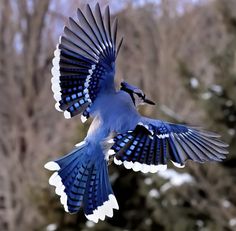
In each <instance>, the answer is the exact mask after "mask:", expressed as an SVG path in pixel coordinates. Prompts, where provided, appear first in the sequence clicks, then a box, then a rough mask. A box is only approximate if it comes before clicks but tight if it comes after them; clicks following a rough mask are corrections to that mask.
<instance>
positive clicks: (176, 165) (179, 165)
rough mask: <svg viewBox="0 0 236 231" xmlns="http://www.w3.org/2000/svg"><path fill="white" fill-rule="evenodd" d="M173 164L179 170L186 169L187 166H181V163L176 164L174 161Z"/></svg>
mask: <svg viewBox="0 0 236 231" xmlns="http://www.w3.org/2000/svg"><path fill="white" fill-rule="evenodd" d="M171 162H172V164H173V165H174V166H175V167H177V168H184V167H185V165H184V164H183V165H182V164H179V163H176V162H174V161H171Z"/></svg>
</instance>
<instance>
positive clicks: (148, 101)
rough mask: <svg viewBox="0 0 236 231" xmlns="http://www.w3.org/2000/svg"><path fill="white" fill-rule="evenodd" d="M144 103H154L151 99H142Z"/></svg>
mask: <svg viewBox="0 0 236 231" xmlns="http://www.w3.org/2000/svg"><path fill="white" fill-rule="evenodd" d="M144 102H145V103H148V104H151V105H156V104H155V103H154V102H153V101H151V100H150V99H144Z"/></svg>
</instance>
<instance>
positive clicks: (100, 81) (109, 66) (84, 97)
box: [45, 4, 228, 222]
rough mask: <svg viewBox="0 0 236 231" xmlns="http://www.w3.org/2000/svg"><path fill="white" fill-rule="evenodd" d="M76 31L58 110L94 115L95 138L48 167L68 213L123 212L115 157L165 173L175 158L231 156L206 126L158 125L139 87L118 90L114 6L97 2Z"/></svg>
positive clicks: (56, 77) (100, 216) (59, 52)
mask: <svg viewBox="0 0 236 231" xmlns="http://www.w3.org/2000/svg"><path fill="white" fill-rule="evenodd" d="M77 15H78V22H76V21H75V20H74V19H72V18H69V26H65V27H64V34H63V35H62V36H61V37H60V39H59V44H58V45H57V48H56V50H55V52H54V56H55V57H54V58H53V61H52V62H53V68H52V75H53V77H52V80H51V82H52V91H53V93H54V98H55V100H56V104H55V108H56V109H57V110H58V111H61V112H64V116H65V118H67V119H69V118H72V117H74V116H76V115H79V114H81V120H82V122H85V121H86V120H87V119H88V118H89V117H91V118H93V121H92V123H91V126H90V128H89V130H88V133H87V136H86V138H85V139H84V141H82V142H81V143H79V144H77V145H76V147H75V148H74V149H73V150H72V151H71V152H70V153H69V154H67V155H66V156H63V157H61V158H59V159H57V160H54V161H50V162H48V163H46V164H45V168H46V169H48V170H50V171H54V173H53V174H52V176H51V177H50V179H49V184H51V185H54V186H55V187H56V189H55V192H56V194H58V195H59V196H60V201H61V203H62V204H63V206H64V209H65V211H67V212H69V213H75V212H77V211H78V210H79V209H80V207H81V206H83V209H84V213H85V215H86V217H87V218H88V219H89V220H91V221H94V222H98V220H104V219H105V216H108V217H112V216H113V209H119V206H118V203H117V200H116V198H115V196H114V194H113V191H112V188H111V184H110V182H109V176H108V167H107V166H108V160H109V159H113V160H114V163H115V164H117V165H122V164H123V166H124V167H125V168H127V169H132V170H134V171H141V172H143V173H148V172H151V173H156V172H157V171H161V170H165V169H166V166H167V161H168V160H170V161H171V162H172V163H173V164H174V165H175V166H177V167H180V168H182V167H184V164H185V162H186V161H187V160H193V161H196V162H200V163H203V162H206V161H221V160H223V159H224V158H225V155H226V154H227V153H228V151H227V149H226V147H227V144H225V143H224V142H222V141H220V140H219V137H220V136H219V135H217V134H215V133H211V132H207V131H205V130H202V129H200V128H196V127H190V126H185V125H177V124H173V123H168V122H165V121H162V120H154V119H150V118H147V117H143V116H141V115H140V114H139V112H138V110H137V107H138V106H139V105H142V104H151V105H154V102H152V101H151V100H149V99H147V98H146V95H145V94H144V93H143V91H142V90H140V89H139V88H138V87H135V86H132V85H130V84H128V83H126V82H122V83H121V87H120V89H119V90H118V91H117V90H116V89H115V84H114V77H115V61H116V58H117V55H118V53H119V49H120V47H121V44H122V41H123V39H122V38H121V39H120V40H119V41H117V19H115V20H114V21H113V23H111V17H110V10H109V7H106V8H105V11H104V13H103V14H102V13H101V9H100V6H99V5H98V4H97V5H96V6H95V9H94V11H92V10H91V7H90V6H89V5H87V6H86V10H85V12H82V11H81V10H80V9H78V12H77Z"/></svg>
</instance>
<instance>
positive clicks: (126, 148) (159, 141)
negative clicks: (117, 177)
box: [110, 119, 228, 173]
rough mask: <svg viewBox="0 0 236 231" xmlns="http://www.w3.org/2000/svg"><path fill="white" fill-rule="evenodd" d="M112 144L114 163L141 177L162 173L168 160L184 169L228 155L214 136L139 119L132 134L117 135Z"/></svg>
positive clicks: (183, 126) (169, 124) (195, 130)
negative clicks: (194, 162)
mask: <svg viewBox="0 0 236 231" xmlns="http://www.w3.org/2000/svg"><path fill="white" fill-rule="evenodd" d="M114 141H115V143H114V145H113V146H112V147H111V150H113V152H114V153H116V154H115V163H118V164H121V163H124V166H125V167H126V168H128V169H131V168H132V169H133V170H134V171H142V172H144V173H146V172H156V171H158V170H164V169H165V168H166V165H167V160H168V159H169V160H171V161H172V162H173V164H174V165H175V166H177V167H184V165H185V162H186V161H187V160H192V161H196V162H199V163H203V162H206V161H221V160H222V159H224V158H225V155H226V154H227V153H228V151H227V150H226V147H227V146H228V145H227V144H225V143H224V142H222V141H221V140H219V135H217V134H215V133H211V132H208V131H204V130H199V129H197V128H192V127H190V126H186V125H178V124H171V123H167V122H164V121H154V120H150V119H143V120H142V123H139V124H137V126H136V127H135V129H134V130H132V131H130V132H129V133H126V135H122V134H119V135H118V136H117V137H115V138H114ZM110 153H111V151H110Z"/></svg>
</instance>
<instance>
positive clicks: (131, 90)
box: [120, 82, 155, 107]
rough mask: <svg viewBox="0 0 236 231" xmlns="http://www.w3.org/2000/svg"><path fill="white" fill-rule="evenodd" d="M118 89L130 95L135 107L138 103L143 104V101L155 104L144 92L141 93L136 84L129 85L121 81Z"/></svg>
mask: <svg viewBox="0 0 236 231" xmlns="http://www.w3.org/2000/svg"><path fill="white" fill-rule="evenodd" d="M120 90H122V91H125V92H127V93H128V94H129V95H130V97H131V99H132V101H133V103H134V105H135V106H136V107H137V106H139V105H142V104H145V103H147V104H151V105H155V103H154V102H153V101H151V100H149V99H147V98H146V96H145V94H144V93H143V91H142V90H140V89H139V88H138V87H136V86H133V85H130V84H128V83H126V82H121V88H120Z"/></svg>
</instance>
